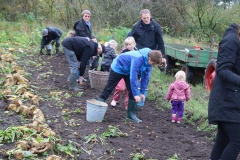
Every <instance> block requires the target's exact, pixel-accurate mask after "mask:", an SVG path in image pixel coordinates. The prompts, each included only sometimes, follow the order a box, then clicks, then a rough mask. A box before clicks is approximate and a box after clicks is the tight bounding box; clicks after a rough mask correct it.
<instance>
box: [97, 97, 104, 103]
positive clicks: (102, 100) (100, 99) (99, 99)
mask: <svg viewBox="0 0 240 160" xmlns="http://www.w3.org/2000/svg"><path fill="white" fill-rule="evenodd" d="M97 100H98V101H101V102H105V100H104V99H102V98H99V97H98V98H97Z"/></svg>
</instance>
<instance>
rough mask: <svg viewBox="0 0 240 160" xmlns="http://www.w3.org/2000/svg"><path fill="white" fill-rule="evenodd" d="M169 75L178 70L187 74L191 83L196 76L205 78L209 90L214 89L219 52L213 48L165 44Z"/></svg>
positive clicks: (166, 69)
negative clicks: (213, 83) (174, 69)
mask: <svg viewBox="0 0 240 160" xmlns="http://www.w3.org/2000/svg"><path fill="white" fill-rule="evenodd" d="M165 51H166V61H167V62H166V67H165V70H164V71H166V72H167V73H168V72H170V71H171V70H172V69H173V68H178V69H181V70H183V71H184V72H185V73H186V78H187V81H188V82H189V83H192V82H193V80H194V77H195V76H204V86H205V88H206V89H207V90H211V89H212V82H213V80H214V77H215V70H216V58H217V54H218V52H217V51H214V50H212V49H211V48H200V47H198V46H187V45H181V44H172V43H165Z"/></svg>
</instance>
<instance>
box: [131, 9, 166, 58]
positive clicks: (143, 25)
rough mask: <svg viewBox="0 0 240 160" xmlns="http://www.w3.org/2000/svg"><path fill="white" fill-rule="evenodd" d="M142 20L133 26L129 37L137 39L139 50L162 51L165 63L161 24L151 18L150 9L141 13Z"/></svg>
mask: <svg viewBox="0 0 240 160" xmlns="http://www.w3.org/2000/svg"><path fill="white" fill-rule="evenodd" d="M140 18H141V20H139V21H138V22H137V23H135V24H134V25H133V28H132V30H131V31H130V32H129V33H128V35H127V37H130V36H132V37H133V38H134V39H135V41H136V43H137V49H141V48H145V47H148V48H150V49H156V50H160V51H161V53H162V56H163V59H162V62H163V63H165V62H166V59H165V58H166V55H165V47H164V41H163V33H162V28H161V26H160V24H159V23H157V22H155V21H154V20H153V19H152V18H151V13H150V11H149V10H148V9H143V10H141V11H140Z"/></svg>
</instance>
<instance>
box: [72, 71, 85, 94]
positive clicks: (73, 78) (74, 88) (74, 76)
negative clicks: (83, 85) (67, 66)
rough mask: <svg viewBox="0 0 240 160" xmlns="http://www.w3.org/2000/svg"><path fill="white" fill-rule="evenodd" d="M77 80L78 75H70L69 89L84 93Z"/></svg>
mask: <svg viewBox="0 0 240 160" xmlns="http://www.w3.org/2000/svg"><path fill="white" fill-rule="evenodd" d="M76 79H77V73H70V75H69V83H70V87H69V89H70V90H74V91H82V89H80V88H79V87H78V84H77V81H76Z"/></svg>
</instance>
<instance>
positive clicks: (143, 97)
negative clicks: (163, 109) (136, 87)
mask: <svg viewBox="0 0 240 160" xmlns="http://www.w3.org/2000/svg"><path fill="white" fill-rule="evenodd" d="M140 98H141V100H142V101H143V102H145V95H144V94H141V95H140Z"/></svg>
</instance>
